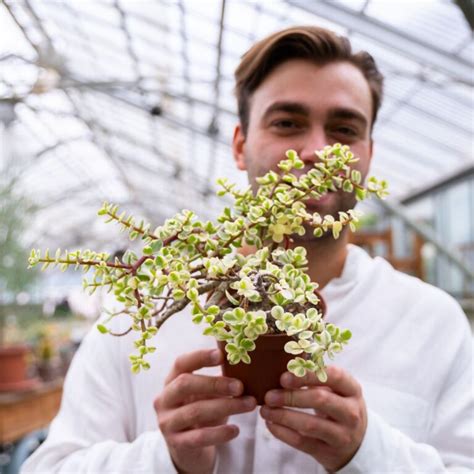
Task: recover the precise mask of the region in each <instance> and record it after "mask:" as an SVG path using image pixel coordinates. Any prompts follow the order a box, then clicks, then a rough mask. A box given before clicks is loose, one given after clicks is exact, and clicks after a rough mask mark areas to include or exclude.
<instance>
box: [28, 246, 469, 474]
mask: <svg viewBox="0 0 474 474" xmlns="http://www.w3.org/2000/svg"><path fill="white" fill-rule="evenodd" d="M322 294H323V296H324V298H325V299H326V302H327V305H328V313H327V321H331V322H334V323H335V324H337V325H339V326H342V327H344V328H349V329H350V330H351V331H352V333H353V337H352V339H351V341H350V343H349V345H348V346H346V347H345V348H344V351H343V352H342V353H339V354H337V356H336V359H335V361H334V363H335V364H336V365H339V366H340V367H343V368H344V369H346V370H347V371H349V373H351V374H352V375H353V376H354V377H355V378H356V379H357V380H358V381H359V383H360V384H361V385H362V389H363V393H364V398H365V401H366V404H367V409H368V426H367V431H366V433H365V437H364V439H363V442H362V445H361V446H360V448H359V450H358V451H357V453H356V455H355V456H354V458H353V459H352V460H351V461H350V462H349V464H348V465H346V466H345V467H344V468H343V469H342V470H341V471H340V473H344V474H348V473H364V474H367V473H377V474H380V473H390V474H394V473H401V472H403V473H415V472H416V473H421V472H423V473H429V474H434V473H438V472H454V471H456V472H461V471H462V472H472V471H471V470H473V469H474V394H473V345H472V337H471V331H470V328H469V325H468V322H467V319H466V317H465V315H464V314H463V312H462V310H461V309H460V307H459V306H458V304H457V303H456V302H455V301H454V300H453V299H452V298H451V297H450V296H448V295H447V294H445V293H444V292H442V291H441V290H439V289H437V288H434V287H432V286H430V285H427V284H425V283H423V282H421V281H420V280H418V279H415V278H412V277H410V276H407V275H405V274H402V273H400V272H397V271H395V270H394V269H393V268H392V267H391V266H390V265H389V264H388V263H387V262H386V261H385V260H383V259H380V258H375V259H372V258H371V257H369V256H368V255H367V254H366V253H365V252H364V251H363V250H361V249H360V248H357V247H354V246H350V249H349V254H348V258H347V260H346V263H345V266H344V271H343V274H342V275H341V277H340V278H336V279H333V280H332V281H331V282H330V283H329V284H328V285H327V286H326V287H325V288H324V289H323V291H322ZM127 323H128V320H127V318H126V317H123V319H122V317H120V318H117V325H118V326H119V327H117V328H115V329H116V330H120V327H122V328H126V327H128V326H127ZM202 329H203V327H199V326H196V325H194V324H193V323H192V322H191V318H190V317H189V314H188V313H187V312H182V313H181V314H178V315H175V316H174V317H172V318H171V319H170V320H168V321H167V322H166V323H165V324H164V326H163V327H162V329H161V330H160V332H159V333H158V335H157V336H156V344H155V345H156V346H157V351H156V352H155V353H154V354H152V355H151V356H152V357H153V358H150V361H151V366H152V368H151V369H150V370H149V371H147V372H143V373H140V374H138V375H133V374H132V373H131V371H130V364H129V360H128V356H129V354H130V353H132V352H133V344H132V341H133V339H134V335H133V334H129V335H128V336H125V337H121V338H116V337H113V336H109V335H102V334H99V332H98V331H97V330H96V329H95V328H94V329H93V330H92V331H91V332H90V333H89V335H88V336H87V337H86V338H85V340H84V342H83V343H82V345H81V347H80V349H79V351H78V353H77V355H76V357H75V359H74V361H73V363H72V366H71V368H70V370H69V373H68V375H67V378H66V382H65V387H64V395H63V400H62V404H61V409H60V412H59V414H58V416H57V417H56V418H55V420H54V421H53V423H52V424H51V428H50V432H49V436H48V438H47V440H46V441H45V442H44V443H43V445H41V446H40V448H39V449H38V450H37V451H36V452H35V453H34V454H33V455H32V456H31V457H30V458H29V459H28V460H27V461H26V463H25V464H24V465H23V468H22V472H23V473H27V472H28V473H29V472H35V473H48V474H51V473H56V472H58V473H59V472H61V473H79V472H82V473H101V474H103V473H133V474H135V473H136V474H138V473H167V472H176V471H175V469H174V467H173V464H172V461H171V459H170V456H169V454H168V450H167V447H166V443H165V441H164V438H163V436H162V435H161V433H160V431H159V429H158V427H157V420H156V414H155V412H154V409H153V400H154V399H155V397H156V396H157V395H158V394H159V393H160V392H161V390H162V388H163V383H164V379H165V377H166V376H167V374H168V373H169V371H170V369H171V366H172V364H173V362H174V360H175V359H176V357H177V356H178V355H179V354H181V353H185V352H189V351H192V350H195V349H199V348H208V347H209V348H212V347H215V341H214V339H213V338H211V337H209V336H203V335H202V334H201V333H202ZM217 370H218V369H217ZM205 372H206V373H217V372H216V369H215V368H213V369H206V371H205ZM230 422H231V423H235V424H237V425H238V426H239V428H240V434H239V436H238V437H237V438H236V439H234V440H232V441H231V442H229V443H227V444H226V445H223V446H222V447H220V448H219V449H218V458H217V464H216V467H215V472H216V473H217V474H250V473H256V474H267V473H268V474H274V473H281V474H290V473H298V474H299V473H305V474H306V473H314V474H318V473H324V472H325V470H324V468H323V467H322V466H320V465H319V464H318V463H317V462H316V461H315V460H314V459H313V458H312V457H310V456H309V455H307V454H305V453H302V452H300V451H298V450H296V449H293V448H291V447H289V446H288V445H286V444H284V443H282V442H281V441H279V440H278V439H276V438H274V437H273V436H272V435H271V434H270V432H269V431H268V430H267V429H266V427H265V422H264V420H263V419H262V418H261V417H260V415H259V413H258V410H255V411H253V412H252V413H246V414H242V415H237V416H233V417H231V418H230Z"/></svg>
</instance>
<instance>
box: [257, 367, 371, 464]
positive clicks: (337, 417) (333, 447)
mask: <svg viewBox="0 0 474 474" xmlns="http://www.w3.org/2000/svg"><path fill="white" fill-rule="evenodd" d="M327 374H328V380H327V382H326V383H325V384H322V383H321V382H319V380H318V379H317V378H316V376H315V375H314V374H312V373H311V374H307V375H306V376H305V377H301V378H300V377H296V376H294V375H293V374H291V373H289V372H285V373H284V374H283V375H282V377H281V385H282V387H283V388H284V389H283V390H271V391H269V392H268V393H267V394H266V395H265V403H266V405H264V406H263V407H262V409H261V412H260V413H261V415H262V417H263V418H264V419H265V420H266V421H267V427H268V429H269V430H270V432H271V433H272V434H273V435H274V436H275V437H277V438H278V439H280V440H281V441H283V442H285V443H287V444H289V445H290V446H293V447H294V448H296V449H299V450H300V451H304V452H305V453H308V454H310V455H311V456H313V457H314V458H315V459H316V460H317V461H318V462H319V463H320V464H322V465H323V466H324V467H325V468H326V469H327V470H328V471H337V470H338V469H341V468H342V467H343V466H345V465H346V464H347V463H348V462H349V461H350V460H351V459H352V458H353V456H354V454H355V453H356V451H357V450H358V449H359V446H360V445H361V443H362V439H363V437H364V434H365V430H366V428H367V410H366V406H365V402H364V398H363V397H362V390H361V387H360V385H359V383H358V382H357V381H356V380H355V379H354V378H353V377H352V376H350V375H349V374H348V373H347V372H345V371H344V370H342V369H340V368H338V367H328V369H327ZM302 387H307V388H304V389H303V388H302ZM283 407H298V408H313V409H314V410H315V411H316V413H315V414H314V415H313V414H307V413H301V412H298V411H295V410H291V409H287V408H283Z"/></svg>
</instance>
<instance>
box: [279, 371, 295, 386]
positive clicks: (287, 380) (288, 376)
mask: <svg viewBox="0 0 474 474" xmlns="http://www.w3.org/2000/svg"><path fill="white" fill-rule="evenodd" d="M292 379H293V378H292V376H291V374H289V373H288V372H286V373H284V374H283V375H282V376H281V383H282V385H290V384H291V381H292Z"/></svg>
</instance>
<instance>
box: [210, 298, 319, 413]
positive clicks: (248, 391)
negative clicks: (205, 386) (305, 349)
mask: <svg viewBox="0 0 474 474" xmlns="http://www.w3.org/2000/svg"><path fill="white" fill-rule="evenodd" d="M316 293H317V295H318V298H319V299H320V303H319V305H318V308H319V310H320V311H321V312H322V313H323V317H324V315H325V314H326V309H327V306H326V302H325V301H324V299H323V297H322V296H321V294H320V293H319V292H318V291H316ZM292 340H293V338H292V337H290V336H287V335H286V334H265V335H263V336H260V337H259V338H258V339H257V340H256V341H255V350H253V351H252V352H249V355H250V358H251V359H252V362H251V363H250V364H244V363H242V362H240V363H239V364H235V365H231V364H229V362H228V360H227V358H225V359H224V363H223V365H222V374H223V375H225V376H226V377H233V378H236V379H239V380H241V381H242V383H243V384H244V395H251V396H253V397H255V398H256V399H257V403H258V404H259V405H263V404H264V398H265V394H266V393H267V392H268V391H269V390H272V389H275V388H281V385H280V376H281V375H282V374H283V373H284V372H286V371H287V368H286V366H287V364H288V362H289V361H290V360H291V359H293V358H294V357H295V356H294V355H293V354H288V353H287V352H285V350H284V347H285V344H286V343H287V342H289V341H292ZM217 345H218V347H219V349H220V350H221V351H222V352H223V353H224V354H225V355H226V352H225V342H223V341H218V342H217ZM299 357H304V355H303V354H302V355H300V356H299Z"/></svg>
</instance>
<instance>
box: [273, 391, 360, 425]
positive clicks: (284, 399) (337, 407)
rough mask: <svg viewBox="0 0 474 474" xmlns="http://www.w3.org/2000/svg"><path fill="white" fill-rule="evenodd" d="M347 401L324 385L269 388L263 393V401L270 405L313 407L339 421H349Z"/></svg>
mask: <svg viewBox="0 0 474 474" xmlns="http://www.w3.org/2000/svg"><path fill="white" fill-rule="evenodd" d="M349 401H350V400H349V399H347V398H344V397H341V396H340V395H338V394H336V393H334V392H331V391H329V390H326V389H324V387H311V388H308V389H306V390H303V389H296V390H270V391H269V392H267V393H266V395H265V403H266V404H267V405H268V406H270V407H297V408H313V409H314V410H316V411H317V412H318V413H322V414H324V415H327V416H328V417H329V418H332V419H333V420H336V421H341V422H346V421H347V422H348V421H350V418H351V416H350V415H349V411H350V410H349V405H350V404H349Z"/></svg>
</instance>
